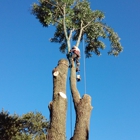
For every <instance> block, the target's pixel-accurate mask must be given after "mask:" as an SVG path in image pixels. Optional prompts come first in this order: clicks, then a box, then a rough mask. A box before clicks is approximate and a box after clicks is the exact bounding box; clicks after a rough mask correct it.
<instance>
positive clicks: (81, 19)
mask: <svg viewBox="0 0 140 140" xmlns="http://www.w3.org/2000/svg"><path fill="white" fill-rule="evenodd" d="M32 13H33V14H34V15H35V17H36V18H37V19H38V20H39V21H40V23H41V24H42V25H43V26H44V27H48V26H49V25H53V26H55V27H56V31H55V33H54V37H52V38H51V39H50V41H51V42H55V43H59V44H60V47H59V48H60V51H61V52H62V53H66V54H67V56H68V59H69V61H70V62H71V63H72V68H70V71H71V73H70V89H71V93H72V97H73V102H74V107H75V111H76V123H75V130H74V135H73V137H72V138H71V139H73V140H86V139H88V130H89V120H90V113H91V109H92V107H91V97H90V96H89V95H87V94H85V95H84V96H83V97H82V98H81V97H80V94H79V92H78V90H77V87H76V76H75V75H76V74H75V66H74V62H73V61H71V60H70V57H69V52H70V50H71V41H74V43H76V44H75V46H77V47H79V45H80V42H81V41H82V40H83V41H84V42H85V44H86V46H85V54H86V57H91V56H92V54H93V53H95V54H96V55H101V52H100V49H104V48H105V44H104V43H103V42H102V40H103V39H106V38H108V39H109V41H110V43H111V44H110V45H111V49H110V51H109V52H108V54H110V55H114V56H117V55H118V54H119V53H120V52H121V51H122V46H121V44H120V38H119V37H118V35H117V33H115V32H114V31H113V29H112V28H111V27H109V26H108V25H107V24H105V23H104V22H103V19H104V13H103V12H101V11H99V10H94V11H93V10H92V9H91V8H90V3H89V1H88V0H39V3H35V4H33V7H32ZM66 66H67V67H66ZM62 68H64V69H65V71H64V70H62ZM67 69H68V63H67V62H66V61H65V60H62V61H61V63H60V61H59V62H58V66H57V67H56V70H57V71H58V73H59V75H58V76H55V77H54V82H53V83H54V92H53V101H52V102H51V104H50V105H49V108H50V114H51V115H50V129H49V139H57V140H59V139H61V140H63V139H65V136H64V132H65V127H59V129H58V126H59V125H60V126H64V125H65V123H64V122H65V118H66V117H65V116H66V102H67V99H66V98H59V96H58V95H60V97H62V96H61V94H60V91H63V92H62V93H63V94H66V90H65V85H66V84H65V82H66V76H65V75H66V74H67ZM63 72H64V73H63ZM63 76H64V77H63ZM62 77H63V78H62ZM61 78H62V79H61ZM57 83H59V84H57ZM60 83H61V84H60ZM57 86H58V87H57ZM57 101H58V102H57ZM62 102H63V105H61V103H62ZM56 104H57V105H56ZM58 104H59V106H58ZM61 108H64V111H62V109H61ZM57 110H59V111H58V112H57ZM60 114H63V116H61V118H59V115H60ZM58 120H59V125H58ZM56 130H57V131H56Z"/></svg>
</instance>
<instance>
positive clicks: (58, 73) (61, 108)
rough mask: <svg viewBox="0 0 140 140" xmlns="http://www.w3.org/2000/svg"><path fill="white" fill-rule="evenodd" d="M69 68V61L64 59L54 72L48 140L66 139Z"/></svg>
mask: <svg viewBox="0 0 140 140" xmlns="http://www.w3.org/2000/svg"><path fill="white" fill-rule="evenodd" d="M68 66H69V65H68V61H67V60H65V59H62V60H60V61H59V62H58V65H57V67H56V68H55V69H54V70H53V101H52V102H51V103H50V104H49V110H50V128H49V130H48V136H47V139H48V140H65V139H66V111H67V97H66V79H67V71H68Z"/></svg>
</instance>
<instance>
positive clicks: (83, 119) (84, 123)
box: [70, 61, 92, 140]
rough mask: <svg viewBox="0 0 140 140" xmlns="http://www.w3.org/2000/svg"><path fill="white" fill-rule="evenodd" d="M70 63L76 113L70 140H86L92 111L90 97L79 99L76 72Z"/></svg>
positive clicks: (85, 96)
mask: <svg viewBox="0 0 140 140" xmlns="http://www.w3.org/2000/svg"><path fill="white" fill-rule="evenodd" d="M71 63H72V68H71V75H70V85H71V87H70V88H71V93H72V97H73V102H74V107H75V112H76V122H75V130H74V135H73V137H72V138H71V140H88V139H89V122H90V114H91V110H92V106H91V97H90V96H89V95H87V94H85V95H84V96H83V97H82V98H81V97H80V94H79V92H78V90H77V87H76V72H75V71H76V70H75V66H74V61H72V62H71Z"/></svg>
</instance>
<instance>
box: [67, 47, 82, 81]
mask: <svg viewBox="0 0 140 140" xmlns="http://www.w3.org/2000/svg"><path fill="white" fill-rule="evenodd" d="M70 53H72V60H74V61H75V63H76V72H78V73H79V72H80V69H79V67H80V62H79V59H80V49H79V48H78V47H76V46H73V47H72V49H71V50H70ZM80 80H81V78H80V75H77V81H80Z"/></svg>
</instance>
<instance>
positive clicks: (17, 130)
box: [0, 110, 49, 140]
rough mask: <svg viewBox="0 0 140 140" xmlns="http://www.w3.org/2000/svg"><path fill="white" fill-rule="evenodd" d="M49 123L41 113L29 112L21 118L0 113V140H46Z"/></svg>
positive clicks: (4, 112)
mask: <svg viewBox="0 0 140 140" xmlns="http://www.w3.org/2000/svg"><path fill="white" fill-rule="evenodd" d="M48 127H49V123H48V121H47V120H46V118H45V117H44V116H42V114H41V113H39V112H36V113H33V112H30V113H27V114H24V115H22V116H18V115H17V114H14V115H10V114H9V113H8V112H7V111H4V110H2V112H0V139H1V140H32V139H34V140H39V139H41V140H46V134H47V129H48Z"/></svg>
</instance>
